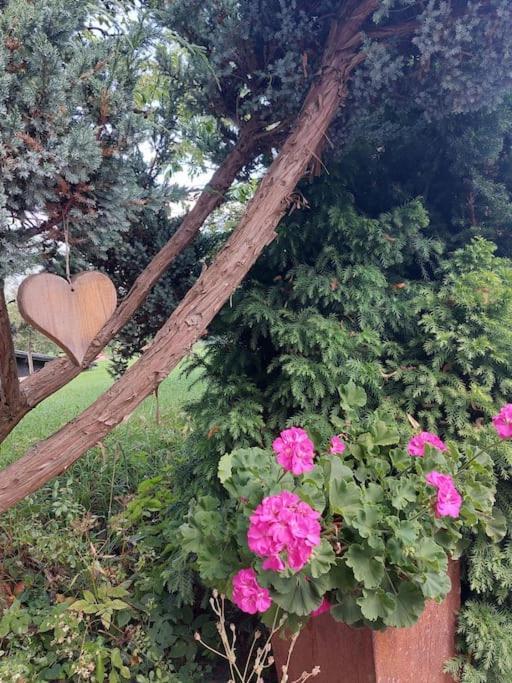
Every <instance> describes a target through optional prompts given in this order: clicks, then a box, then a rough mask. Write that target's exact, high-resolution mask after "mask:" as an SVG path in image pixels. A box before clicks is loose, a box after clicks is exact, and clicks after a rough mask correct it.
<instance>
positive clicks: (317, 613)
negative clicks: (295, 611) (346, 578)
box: [310, 598, 331, 617]
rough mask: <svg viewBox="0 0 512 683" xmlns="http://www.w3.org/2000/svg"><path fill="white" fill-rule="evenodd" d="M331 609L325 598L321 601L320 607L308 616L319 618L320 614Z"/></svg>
mask: <svg viewBox="0 0 512 683" xmlns="http://www.w3.org/2000/svg"><path fill="white" fill-rule="evenodd" d="M330 609H331V603H330V602H329V600H327V598H324V599H323V600H322V604H321V605H320V607H317V608H316V609H315V610H313V611H312V612H311V614H310V616H311V617H319V616H320V615H321V614H324V612H328V611H329V610H330Z"/></svg>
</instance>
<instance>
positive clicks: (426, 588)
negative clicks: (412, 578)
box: [421, 572, 452, 600]
mask: <svg viewBox="0 0 512 683" xmlns="http://www.w3.org/2000/svg"><path fill="white" fill-rule="evenodd" d="M451 587H452V582H451V581H450V577H449V576H448V574H438V573H437V572H427V573H426V574H425V576H424V578H423V583H422V584H421V588H422V590H423V595H424V596H425V597H426V598H431V599H433V600H435V599H437V598H444V597H445V595H447V594H448V593H449V592H450V588H451Z"/></svg>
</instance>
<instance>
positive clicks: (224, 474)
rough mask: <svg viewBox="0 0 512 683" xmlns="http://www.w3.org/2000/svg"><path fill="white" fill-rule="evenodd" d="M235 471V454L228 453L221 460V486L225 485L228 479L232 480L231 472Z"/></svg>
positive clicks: (219, 472)
mask: <svg viewBox="0 0 512 683" xmlns="http://www.w3.org/2000/svg"><path fill="white" fill-rule="evenodd" d="M232 470H233V453H226V455H223V456H222V458H221V459H220V460H219V467H218V475H219V479H220V483H221V484H225V483H226V482H227V481H228V479H231V472H232Z"/></svg>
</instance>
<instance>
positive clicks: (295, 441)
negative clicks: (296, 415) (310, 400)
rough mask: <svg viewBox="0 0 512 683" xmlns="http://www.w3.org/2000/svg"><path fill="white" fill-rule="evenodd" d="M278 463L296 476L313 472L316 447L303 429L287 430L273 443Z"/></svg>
mask: <svg viewBox="0 0 512 683" xmlns="http://www.w3.org/2000/svg"><path fill="white" fill-rule="evenodd" d="M272 448H273V449H274V452H275V453H276V454H277V462H278V463H279V464H280V465H282V466H283V467H284V469H285V470H288V472H292V473H293V474H294V475H295V476H298V475H299V474H302V473H303V472H311V470H312V469H313V467H314V463H313V458H314V456H315V447H314V445H313V442H312V441H311V439H310V438H309V436H308V434H307V432H306V431H305V430H304V429H301V427H291V428H290V429H285V430H284V431H282V432H281V434H280V435H279V436H278V437H277V439H275V440H274V442H273V443H272Z"/></svg>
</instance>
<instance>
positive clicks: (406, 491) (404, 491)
mask: <svg viewBox="0 0 512 683" xmlns="http://www.w3.org/2000/svg"><path fill="white" fill-rule="evenodd" d="M389 491H390V493H391V505H392V506H393V507H394V508H395V509H397V510H404V509H405V508H406V507H407V505H408V504H409V503H414V501H415V500H416V484H415V482H414V480H413V479H412V478H411V477H402V478H400V479H391V480H390V482H389Z"/></svg>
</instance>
